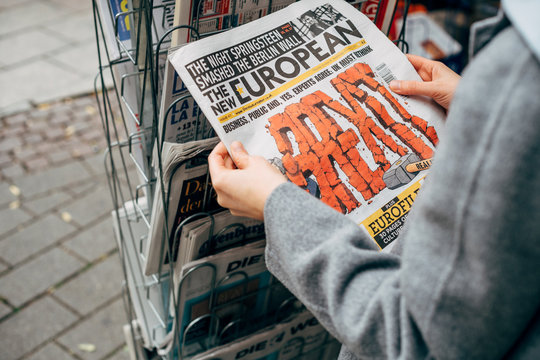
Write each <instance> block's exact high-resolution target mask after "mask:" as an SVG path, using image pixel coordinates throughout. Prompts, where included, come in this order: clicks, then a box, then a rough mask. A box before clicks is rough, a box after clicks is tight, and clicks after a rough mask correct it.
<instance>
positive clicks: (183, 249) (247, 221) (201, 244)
mask: <svg viewBox="0 0 540 360" xmlns="http://www.w3.org/2000/svg"><path fill="white" fill-rule="evenodd" d="M263 237H264V223H262V222H260V221H257V220H254V219H251V218H246V217H241V216H234V215H232V214H231V213H230V212H229V211H228V210H226V211H221V212H219V213H217V214H215V215H208V216H203V217H200V218H198V219H196V220H194V221H191V222H188V223H187V224H185V225H184V226H183V227H182V232H181V234H180V239H179V243H180V245H179V250H178V258H177V260H176V264H175V265H174V266H175V269H181V268H182V267H183V266H184V265H185V264H187V263H188V262H190V261H193V260H198V259H200V258H202V257H205V256H209V255H214V254H216V253H218V252H221V251H223V250H226V249H229V248H232V247H235V246H239V245H244V244H247V243H248V242H251V241H254V240H260V239H262V238H263Z"/></svg>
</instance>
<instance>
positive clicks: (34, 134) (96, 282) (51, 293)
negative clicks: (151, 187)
mask: <svg viewBox="0 0 540 360" xmlns="http://www.w3.org/2000/svg"><path fill="white" fill-rule="evenodd" d="M103 134H104V133H103V128H102V124H101V120H100V117H99V108H98V106H97V102H96V99H95V96H94V95H92V94H91V95H86V96H81V97H78V98H68V99H64V100H62V101H57V102H54V103H49V104H41V105H39V106H36V107H35V108H34V109H31V110H27V111H24V112H21V113H18V114H14V115H10V116H8V117H4V118H0V358H1V359H2V360H15V359H54V360H57V359H79V360H80V359H128V358H129V356H128V352H127V348H126V346H125V341H124V337H123V332H122V325H123V324H125V323H126V322H127V320H126V319H127V318H126V313H125V310H124V306H123V299H122V295H121V284H122V281H123V275H122V274H123V273H122V268H121V265H120V261H119V256H118V252H117V249H116V244H115V239H114V235H113V228H112V221H111V216H110V212H111V210H112V208H113V203H112V200H111V196H110V193H109V187H108V183H107V177H106V175H105V167H104V151H105V149H106V147H107V144H106V140H105V136H104V135H103Z"/></svg>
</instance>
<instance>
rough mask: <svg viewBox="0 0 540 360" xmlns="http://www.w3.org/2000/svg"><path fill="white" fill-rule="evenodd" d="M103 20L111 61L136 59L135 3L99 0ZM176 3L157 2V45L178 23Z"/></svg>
mask: <svg viewBox="0 0 540 360" xmlns="http://www.w3.org/2000/svg"><path fill="white" fill-rule="evenodd" d="M97 6H98V9H99V14H100V19H101V21H102V25H101V26H103V32H104V34H103V35H104V38H105V42H106V44H107V49H108V51H109V56H110V59H111V60H117V59H119V58H121V57H125V56H128V57H132V56H133V55H134V53H135V41H132V39H135V36H133V34H134V28H135V27H136V26H137V23H136V21H135V18H134V14H135V13H137V11H138V9H137V10H135V9H134V8H133V0H98V1H97ZM174 7H175V0H155V1H154V2H153V11H152V17H153V21H152V26H151V32H152V38H153V39H152V42H153V43H157V42H158V41H159V39H161V37H162V36H163V35H164V34H165V32H166V31H167V30H168V29H169V28H171V27H172V25H173V21H174V12H175V10H174ZM98 26H100V25H98Z"/></svg>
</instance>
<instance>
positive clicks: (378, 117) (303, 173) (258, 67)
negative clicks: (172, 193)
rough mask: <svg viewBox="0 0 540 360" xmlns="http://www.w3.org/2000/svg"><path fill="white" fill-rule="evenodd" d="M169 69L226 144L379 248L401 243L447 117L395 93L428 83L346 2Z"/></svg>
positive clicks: (259, 23) (279, 15) (179, 58)
mask: <svg viewBox="0 0 540 360" xmlns="http://www.w3.org/2000/svg"><path fill="white" fill-rule="evenodd" d="M171 62H172V64H173V66H174V67H175V68H176V70H177V72H178V73H179V75H180V77H181V78H182V80H183V81H184V83H185V84H186V86H187V88H188V89H189V91H190V92H191V93H192V95H193V97H194V98H195V100H196V101H197V103H198V104H199V106H200V107H201V109H202V110H203V112H204V113H205V115H206V117H207V118H208V119H209V121H210V123H211V124H212V126H213V127H214V129H215V130H216V133H217V134H218V136H219V137H220V138H221V140H222V141H223V142H224V143H225V144H226V146H229V145H230V143H231V142H232V141H234V140H239V141H241V142H242V143H243V144H244V146H245V147H246V149H247V151H248V152H249V153H251V154H256V155H261V156H263V157H265V158H266V159H268V160H269V161H271V162H272V163H274V164H276V165H277V166H278V167H280V168H281V170H282V172H283V173H284V174H285V175H286V176H287V177H288V178H289V180H291V181H292V182H294V183H295V184H297V185H298V186H300V187H302V188H304V189H306V190H307V191H309V192H310V193H311V194H313V195H315V196H317V197H318V198H320V199H321V200H322V201H324V202H325V203H326V204H328V205H330V206H331V207H333V208H334V209H336V210H338V211H340V212H342V213H344V214H347V215H348V216H350V217H351V218H352V219H353V220H354V221H355V222H357V223H358V224H359V225H361V227H362V228H364V229H365V230H366V231H367V232H368V233H369V235H370V236H371V237H372V238H373V239H374V240H375V241H376V243H377V244H378V245H379V247H380V248H381V249H383V248H385V247H386V246H387V245H389V244H391V242H392V241H393V240H394V239H395V237H396V235H397V233H398V231H399V228H400V227H401V224H402V223H403V220H404V219H405V217H406V216H407V213H408V212H409V209H410V207H411V205H412V202H413V201H414V198H415V196H416V193H417V191H418V189H419V187H420V184H421V182H422V179H423V178H424V176H425V171H421V172H419V173H409V172H406V171H405V166H406V165H407V164H408V163H410V162H414V161H418V160H423V159H427V158H431V157H432V155H433V151H434V148H435V145H436V144H437V142H438V136H437V133H438V132H439V131H440V130H441V126H442V121H441V120H442V119H443V117H444V113H443V111H442V109H440V108H439V107H438V106H437V105H435V104H434V103H433V102H432V101H431V100H430V99H426V98H420V97H403V96H399V95H397V94H394V93H393V92H392V91H391V90H389V87H388V83H389V82H390V81H391V80H392V79H396V78H397V79H402V80H421V79H420V77H419V76H418V74H417V73H416V72H415V70H414V68H413V67H412V65H411V64H410V63H409V62H408V60H407V58H406V57H405V55H403V53H401V51H399V49H398V48H397V47H396V46H395V45H394V44H393V43H392V42H391V41H390V40H388V39H387V38H386V36H385V35H384V34H383V33H382V32H381V31H380V30H379V29H377V27H376V26H375V25H374V24H373V23H372V22H371V21H370V20H369V19H368V18H367V17H366V16H365V15H364V14H362V13H360V12H359V11H357V10H356V9H355V8H354V7H352V6H351V5H349V4H347V3H346V2H344V1H342V0H313V1H300V2H297V3H295V4H293V5H290V6H289V7H287V8H286V9H284V10H281V11H278V12H276V13H274V14H270V15H268V16H266V17H264V18H262V19H259V20H256V21H254V22H252V23H249V24H246V25H243V26H240V27H238V28H236V29H233V30H230V31H227V32H226V33H221V34H218V35H214V36H212V37H210V38H207V39H203V40H200V41H197V42H193V43H190V44H187V45H186V46H185V47H183V48H181V49H179V50H178V51H176V52H174V53H173V54H172V58H171Z"/></svg>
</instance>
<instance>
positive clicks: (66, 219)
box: [60, 211, 73, 223]
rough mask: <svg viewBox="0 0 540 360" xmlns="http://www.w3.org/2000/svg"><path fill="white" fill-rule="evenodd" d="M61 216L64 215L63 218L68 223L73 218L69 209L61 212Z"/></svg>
mask: <svg viewBox="0 0 540 360" xmlns="http://www.w3.org/2000/svg"><path fill="white" fill-rule="evenodd" d="M60 217H62V220H64V221H65V222H67V223H70V222H71V220H73V218H72V217H71V214H70V213H68V212H67V211H64V212H63V213H62V214H60Z"/></svg>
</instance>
